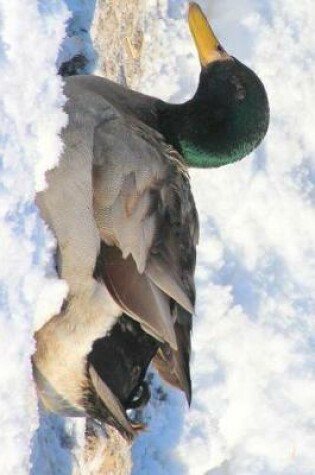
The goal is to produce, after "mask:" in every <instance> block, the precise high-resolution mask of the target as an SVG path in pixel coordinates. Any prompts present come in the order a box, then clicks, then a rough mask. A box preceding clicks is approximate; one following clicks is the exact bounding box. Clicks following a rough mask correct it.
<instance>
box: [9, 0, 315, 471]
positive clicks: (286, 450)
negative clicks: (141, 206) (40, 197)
mask: <svg viewBox="0 0 315 475" xmlns="http://www.w3.org/2000/svg"><path fill="white" fill-rule="evenodd" d="M66 3H67V6H68V8H69V9H70V10H71V11H72V12H74V13H75V14H74V16H73V20H72V22H71V24H70V26H69V28H68V38H67V39H66V41H65V42H63V44H62V45H63V46H62V50H61V51H59V59H58V60H57V54H58V50H59V48H60V45H61V43H62V40H63V37H64V35H65V22H66V19H67V17H68V11H67V8H66V6H65V2H63V1H62V0H50V1H48V0H10V1H9V2H8V1H5V0H0V18H1V29H0V69H1V83H0V91H1V94H0V98H1V99H0V116H1V124H2V126H1V129H0V157H1V160H0V167H1V174H0V236H1V246H0V258H1V263H2V265H1V270H0V289H1V292H0V335H1V337H0V344H1V350H2V352H1V353H2V354H1V363H0V380H1V385H0V426H1V435H0V447H1V451H0V474H1V475H2V474H4V475H11V474H14V475H16V474H18V475H24V474H29V473H30V471H31V472H32V475H52V474H54V475H55V474H59V475H70V474H73V473H74V472H76V473H82V474H83V473H84V474H87V473H88V472H87V471H86V470H85V469H84V468H83V467H82V466H81V461H80V455H79V453H80V444H82V441H83V431H84V425H83V423H82V421H81V422H77V421H73V420H71V419H62V418H58V417H56V416H51V415H47V414H45V413H42V414H41V418H40V428H39V430H38V431H37V432H36V433H35V435H34V431H35V429H36V427H37V425H38V415H37V406H36V397H35V392H34V388H33V385H32V375H31V365H30V356H31V354H32V352H33V351H34V341H33V337H32V334H33V331H34V330H35V329H37V328H39V327H40V326H41V325H42V324H43V323H44V322H45V321H46V320H47V319H48V318H49V317H50V316H51V315H52V314H53V313H54V312H56V311H57V310H58V308H59V305H60V303H61V301H62V298H63V296H64V294H65V292H66V287H65V285H64V283H62V282H59V281H57V280H56V279H55V276H54V267H53V261H52V253H53V249H54V241H53V239H52V237H51V234H50V233H49V232H48V231H47V229H46V228H45V226H43V224H42V222H41V220H40V219H39V216H38V213H37V210H36V208H35V206H34V202H33V200H34V195H35V192H36V191H38V190H40V189H42V188H43V187H44V186H45V180H44V171H45V170H46V169H48V168H51V167H52V166H54V165H55V164H56V163H57V160H58V156H59V154H60V150H61V147H62V144H61V142H60V139H59V137H58V132H59V131H60V128H61V127H62V126H63V125H64V124H65V123H66V117H65V115H64V114H63V112H62V104H63V101H64V98H63V96H62V89H61V88H62V83H61V80H60V78H58V77H57V76H56V67H55V63H56V60H57V64H58V66H59V65H60V63H61V61H63V60H65V59H68V58H70V57H71V56H73V55H74V54H77V53H78V52H84V53H85V54H88V55H90V58H91V59H93V58H92V56H93V52H92V50H91V45H90V43H89V41H90V40H89V37H88V34H86V31H84V30H86V29H87V28H88V27H89V24H90V20H91V12H93V8H94V6H95V1H94V0H68V1H67V2H66ZM200 3H201V4H202V5H203V6H204V7H205V9H208V12H209V14H210V16H211V18H212V19H213V22H212V23H213V26H214V28H215V30H216V32H217V34H218V36H219V38H220V39H221V41H222V43H223V45H224V46H225V47H226V49H227V50H228V51H229V52H230V53H232V54H234V55H235V56H237V57H238V58H239V59H241V60H243V61H244V62H246V63H247V64H249V65H250V66H253V67H254V68H255V69H256V70H257V71H258V72H259V74H260V76H261V77H262V79H263V81H264V83H265V85H266V87H267V89H268V93H269V97H270V102H271V113H272V122H271V127H270V131H269V135H268V138H267V140H266V141H265V142H264V144H263V145H262V146H261V147H260V149H259V150H258V151H257V152H255V153H254V154H252V156H251V157H249V158H247V159H245V160H243V161H242V162H240V163H238V164H234V165H231V166H228V167H224V168H222V169H216V170H211V171H204V170H203V171H193V172H192V173H191V175H192V184H193V189H194V194H195V197H196V201H197V207H198V209H199V214H200V219H201V225H202V230H201V231H202V232H201V242H200V245H199V249H198V269H197V288H198V305H197V316H196V318H195V328H194V335H193V363H192V376H193V389H194V397H193V404H192V407H191V409H190V410H188V408H187V407H186V404H185V402H184V399H183V397H182V395H181V394H179V393H178V392H176V391H173V390H168V389H167V390H166V392H165V390H161V389H160V384H161V383H160V382H159V381H158V380H157V377H156V376H154V381H155V387H156V390H155V392H154V397H153V399H152V402H151V404H150V406H149V407H148V409H147V412H146V417H147V419H148V421H149V430H148V432H147V433H144V434H143V435H141V436H140V437H139V438H138V440H137V441H136V443H135V445H134V448H133V458H134V470H133V474H134V475H139V474H150V475H151V474H152V475H162V474H163V475H166V474H167V475H179V474H190V475H313V474H314V471H315V469H314V467H315V450H314V447H315V427H314V426H315V424H314V407H315V383H314V346H315V343H314V318H313V308H314V297H313V296H314V290H315V289H314V287H315V276H314V244H315V221H314V212H313V204H314V191H313V190H314V188H313V180H314V167H315V163H314V162H315V158H314V157H315V139H314V133H313V124H314V123H315V109H314V105H313V104H314V100H315V82H314V76H315V53H314V51H315V31H314V27H313V26H314V23H315V9H314V5H313V2H312V1H311V0H301V1H300V2H296V1H293V0H239V1H238V2H237V7H236V6H235V2H233V1H232V0H221V1H220V0H212V1H211V2H206V1H200ZM186 10H187V2H185V1H183V0H159V1H157V0H147V24H146V42H145V45H146V46H145V51H144V58H143V66H144V75H143V79H142V84H141V90H142V91H143V92H147V93H150V94H155V95H157V96H159V97H162V98H164V99H169V100H171V101H181V100H184V99H187V98H188V97H189V96H190V95H191V94H192V92H193V91H194V88H195V87H196V84H197V81H198V74H197V71H198V69H199V66H198V61H197V58H196V53H195V51H194V47H193V44H192V40H191V38H190V36H189V32H188V28H187V21H186ZM32 436H33V444H32V448H33V455H32V459H31V460H32V464H33V469H31V467H30V450H31V449H30V447H31V438H32Z"/></svg>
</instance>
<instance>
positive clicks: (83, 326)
mask: <svg viewBox="0 0 315 475" xmlns="http://www.w3.org/2000/svg"><path fill="white" fill-rule="evenodd" d="M189 26H190V29H191V33H192V36H193V38H194V41H195V43H196V47H197V50H198V53H199V57H200V63H201V73H200V80H199V85H198V88H197V91H196V93H195V95H194V97H193V98H192V99H191V100H189V101H187V102H185V103H183V104H176V105H175V104H169V103H166V102H164V101H162V100H160V99H157V98H155V97H149V96H146V95H143V94H140V93H138V92H134V91H131V90H128V89H126V88H124V87H122V86H120V85H117V84H115V83H113V82H111V81H109V80H106V79H104V78H101V77H95V76H73V77H69V78H67V79H66V80H65V88H64V92H65V95H66V97H67V103H66V106H65V110H66V112H67V114H68V117H69V122H68V125H67V127H66V128H65V129H64V130H63V132H62V137H63V142H64V151H63V155H62V157H61V160H60V163H59V165H58V167H56V168H55V169H54V170H51V171H49V172H48V173H47V182H48V185H49V186H48V188H47V189H46V190H45V191H43V192H41V193H39V194H38V196H37V203H38V206H39V208H40V211H41V214H42V216H43V218H44V220H45V221H46V223H47V224H48V226H50V228H51V229H52V231H53V232H54V234H55V236H56V239H57V258H56V261H57V268H58V273H59V276H60V277H61V278H62V279H65V280H66V282H67V283H68V286H69V293H68V297H67V299H66V301H65V302H64V305H63V307H62V309H61V312H60V314H59V315H56V316H54V317H53V318H52V319H51V320H50V321H49V322H48V323H47V324H46V325H44V327H43V328H41V329H40V330H39V331H38V332H37V334H36V341H37V350H36V353H35V355H34V358H33V363H34V375H35V380H36V383H37V387H38V392H39V396H40V398H41V400H42V401H43V403H44V405H45V406H46V407H47V408H48V409H50V410H52V411H55V412H58V413H61V414H65V415H75V416H89V417H92V418H93V419H95V420H98V421H100V422H107V423H110V424H112V425H114V426H115V427H116V428H117V429H118V430H119V431H120V432H121V433H122V434H123V435H124V436H126V437H128V438H132V437H133V436H134V434H135V433H136V432H137V430H139V429H141V424H139V423H137V422H136V421H132V420H131V419H130V418H129V417H128V416H127V412H126V411H127V409H129V408H133V407H137V406H139V405H142V404H145V403H146V402H147V400H148V398H149V388H148V386H147V384H146V383H145V379H144V378H145V374H146V371H147V368H148V365H149V364H150V362H151V361H152V362H153V364H154V365H155V367H156V368H157V370H158V371H159V373H160V375H161V376H162V378H163V379H164V380H165V381H167V382H168V383H170V384H172V385H173V386H176V387H178V388H180V389H182V390H183V391H184V393H185V394H186V397H187V400H188V402H190V400H191V382H190V374H189V358H190V332H191V328H192V316H193V313H194V304H195V286H194V270H195V260H196V259H195V257H196V245H197V242H198V232H199V231H198V217H197V212H196V208H195V204H194V199H193V196H192V193H191V190H190V184H189V176H188V168H189V167H204V168H212V167H218V166H221V165H225V164H228V163H231V162H235V161H236V160H240V159H241V158H243V157H245V156H246V155H247V154H249V153H250V152H251V151H252V150H254V148H255V147H257V146H258V144H259V143H260V142H261V140H262V139H263V137H264V136H265V134H266V131H267V128H268V122H269V107H268V100H267V95H266V92H265V89H264V86H263V84H262V83H261V81H260V80H259V78H258V77H257V76H256V74H255V73H254V72H253V71H251V70H250V69H249V68H248V67H246V66H245V65H244V64H242V63H241V62H239V61H238V60H237V59H235V58H234V57H232V56H230V55H229V54H228V53H227V52H226V51H225V50H224V49H223V48H222V46H221V45H220V43H219V41H218V40H217V38H216V36H215V34H214V32H213V31H212V29H211V27H210V25H209V24H208V22H207V19H206V17H205V16H204V14H203V13H202V11H201V9H200V8H199V6H198V5H197V4H195V3H191V4H190V6H189Z"/></svg>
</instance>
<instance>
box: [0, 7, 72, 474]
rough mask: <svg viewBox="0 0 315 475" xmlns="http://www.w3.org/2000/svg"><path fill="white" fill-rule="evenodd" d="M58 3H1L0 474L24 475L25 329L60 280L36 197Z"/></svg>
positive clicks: (43, 313)
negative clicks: (55, 271) (37, 207)
mask: <svg viewBox="0 0 315 475" xmlns="http://www.w3.org/2000/svg"><path fill="white" fill-rule="evenodd" d="M67 15H68V13H67V10H66V8H65V6H64V4H63V3H62V2H57V1H56V2H38V1H37V0H10V1H9V2H8V1H5V0H1V1H0V19H1V30H0V75H1V82H0V117H1V119H0V122H1V129H0V237H1V246H0V262H1V269H0V345H1V363H0V378H1V385H0V426H1V435H0V447H1V451H0V473H1V474H3V475H11V474H12V475H13V474H14V475H16V474H19V475H23V474H28V473H29V471H30V461H29V458H30V442H31V437H32V433H33V432H34V429H35V428H36V425H37V407H36V401H37V400H36V396H35V391H34V386H33V383H32V370H31V361H30V357H31V354H32V353H33V351H34V340H33V332H34V330H35V329H36V328H38V327H39V326H40V325H42V324H43V323H44V319H47V318H49V317H50V316H51V315H52V314H53V313H54V312H56V311H57V310H58V308H59V306H60V304H61V302H62V297H63V295H64V294H65V290H66V287H65V284H64V283H62V282H58V281H57V280H56V278H55V277H54V270H53V265H52V259H51V255H52V252H53V249H54V242H53V239H52V237H51V235H50V233H48V231H47V229H46V228H45V226H44V225H43V223H42V221H41V220H40V218H39V215H38V211H37V209H36V207H35V204H34V196H35V191H38V190H41V189H42V188H43V187H44V186H45V177H44V171H45V170H46V169H48V168H51V167H53V166H54V165H55V164H56V163H57V159H58V155H59V153H60V151H61V147H62V144H61V140H60V139H59V137H58V132H59V130H60V128H61V127H62V126H63V125H64V124H65V123H66V116H65V114H64V113H63V112H62V109H61V107H62V104H63V96H62V84H61V80H60V78H57V76H56V66H55V62H56V57H57V53H58V48H59V45H60V42H61V40H62V38H63V35H64V31H65V20H66V18H67Z"/></svg>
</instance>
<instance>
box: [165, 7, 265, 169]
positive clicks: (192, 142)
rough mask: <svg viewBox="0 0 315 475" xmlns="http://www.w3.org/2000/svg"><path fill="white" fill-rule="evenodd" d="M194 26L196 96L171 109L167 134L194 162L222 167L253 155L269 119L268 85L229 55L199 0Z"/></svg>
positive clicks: (192, 19) (192, 18)
mask: <svg viewBox="0 0 315 475" xmlns="http://www.w3.org/2000/svg"><path fill="white" fill-rule="evenodd" d="M188 18H189V26H190V29H191V32H192V36H193V38H194V40H195V43H196V46H197V50H198V53H199V57H200V62H201V67H202V70H201V73H200V80H199V85H198V89H197V91H196V94H195V96H194V97H193V98H192V99H191V100H190V101H188V102H186V103H185V104H180V105H176V106H173V107H170V108H169V109H168V112H167V113H166V119H165V122H166V124H167V125H166V127H164V129H165V132H164V133H165V135H166V136H167V138H168V139H169V140H170V141H171V142H172V143H173V144H174V145H175V146H176V147H177V148H178V149H179V150H180V152H181V154H182V156H183V158H184V160H185V162H186V164H187V165H188V166H190V167H205V168H209V167H218V166H221V165H225V164H227V163H232V162H235V161H237V160H240V159H241V158H243V157H245V156H246V155H248V154H249V153H250V152H251V151H252V150H254V149H255V148H256V147H257V146H258V145H259V143H260V142H261V141H262V139H263V138H264V136H265V134H266V132H267V129H268V125H269V105H268V99H267V94H266V91H265V88H264V86H263V84H262V82H261V81H260V79H259V78H258V77H257V75H256V74H255V73H254V72H253V71H252V70H251V69H249V68H248V67H246V66H245V65H244V64H242V63H241V62H239V61H238V60H237V59H235V58H233V57H232V56H230V55H228V54H227V53H226V51H225V50H224V49H223V48H222V46H221V45H220V43H219V42H218V40H217V38H216V36H215V35H214V33H213V31H212V29H211V27H210V25H209V23H208V21H207V19H206V17H205V16H204V14H203V13H202V11H201V9H200V8H199V6H198V5H197V4H196V3H191V4H190V8H189V17H188Z"/></svg>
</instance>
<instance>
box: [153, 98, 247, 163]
mask: <svg viewBox="0 0 315 475" xmlns="http://www.w3.org/2000/svg"><path fill="white" fill-rule="evenodd" d="M157 111H158V114H157V115H158V127H159V130H160V132H161V133H162V134H163V135H164V137H165V138H166V140H167V142H168V143H170V144H171V145H173V147H174V148H176V149H177V150H178V151H179V152H180V154H181V155H182V157H183V159H184V161H185V163H186V165H187V166H188V167H193V168H212V167H219V166H222V165H226V164H228V163H231V162H235V161H237V160H239V159H241V158H242V157H244V155H245V154H246V153H245V152H246V151H245V149H244V150H243V146H242V144H241V143H240V141H239V140H238V137H237V133H236V130H235V124H233V123H232V122H231V123H227V121H225V120H224V118H225V117H226V110H225V108H224V106H223V105H222V104H212V103H211V102H210V103H209V100H208V101H205V100H203V97H201V98H199V97H198V93H197V94H196V95H195V97H194V98H193V99H191V100H189V101H187V102H185V103H183V104H169V103H165V102H162V101H160V102H159V104H158V105H157Z"/></svg>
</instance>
